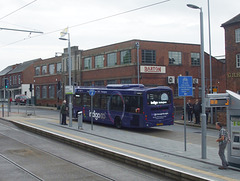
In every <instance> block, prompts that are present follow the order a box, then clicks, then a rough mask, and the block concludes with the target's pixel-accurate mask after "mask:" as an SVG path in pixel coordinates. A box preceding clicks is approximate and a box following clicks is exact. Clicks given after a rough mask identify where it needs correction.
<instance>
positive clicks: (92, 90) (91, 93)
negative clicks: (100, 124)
mask: <svg viewBox="0 0 240 181" xmlns="http://www.w3.org/2000/svg"><path fill="white" fill-rule="evenodd" d="M95 93H96V91H95V90H94V89H90V90H89V95H90V96H91V129H92V130H93V96H94V95H95Z"/></svg>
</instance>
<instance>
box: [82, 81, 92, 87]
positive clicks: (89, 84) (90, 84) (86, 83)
mask: <svg viewBox="0 0 240 181" xmlns="http://www.w3.org/2000/svg"><path fill="white" fill-rule="evenodd" d="M83 85H84V86H92V82H83Z"/></svg>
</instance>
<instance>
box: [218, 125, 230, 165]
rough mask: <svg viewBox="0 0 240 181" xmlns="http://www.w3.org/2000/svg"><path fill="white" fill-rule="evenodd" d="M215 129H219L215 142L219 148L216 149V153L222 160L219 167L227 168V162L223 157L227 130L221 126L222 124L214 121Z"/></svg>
mask: <svg viewBox="0 0 240 181" xmlns="http://www.w3.org/2000/svg"><path fill="white" fill-rule="evenodd" d="M216 129H217V130H219V136H218V139H217V140H216V142H218V143H219V150H218V155H219V157H220V159H221V161H222V166H219V167H218V168H219V169H227V168H228V162H227V161H226V158H225V154H224V152H225V148H226V146H227V142H228V133H227V131H226V130H225V129H224V128H223V127H222V124H221V123H219V122H216Z"/></svg>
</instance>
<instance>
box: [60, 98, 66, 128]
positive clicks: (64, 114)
mask: <svg viewBox="0 0 240 181" xmlns="http://www.w3.org/2000/svg"><path fill="white" fill-rule="evenodd" d="M60 112H61V114H62V122H61V124H62V125H67V123H66V117H67V105H66V100H64V101H63V103H62V106H61V110H60Z"/></svg>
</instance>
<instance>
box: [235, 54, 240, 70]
mask: <svg viewBox="0 0 240 181" xmlns="http://www.w3.org/2000/svg"><path fill="white" fill-rule="evenodd" d="M236 68H240V53H238V54H236Z"/></svg>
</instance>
